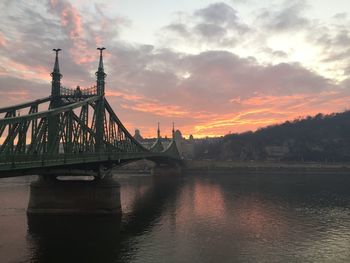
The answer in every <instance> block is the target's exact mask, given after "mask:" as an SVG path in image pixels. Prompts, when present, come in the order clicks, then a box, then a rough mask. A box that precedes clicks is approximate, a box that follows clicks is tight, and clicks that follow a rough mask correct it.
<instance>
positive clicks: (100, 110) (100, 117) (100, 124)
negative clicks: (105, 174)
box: [95, 47, 107, 152]
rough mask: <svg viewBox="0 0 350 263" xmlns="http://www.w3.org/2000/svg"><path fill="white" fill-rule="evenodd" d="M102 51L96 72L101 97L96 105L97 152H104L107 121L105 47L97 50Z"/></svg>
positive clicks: (97, 86) (98, 93) (98, 92)
mask: <svg viewBox="0 0 350 263" xmlns="http://www.w3.org/2000/svg"><path fill="white" fill-rule="evenodd" d="M97 49H98V50H99V51H100V61H99V64H98V69H97V72H96V77H97V81H96V88H97V95H98V96H100V99H99V100H98V101H97V103H96V123H95V127H96V142H95V147H96V148H95V152H102V151H103V150H104V149H103V134H104V119H105V111H104V109H105V105H104V100H105V98H104V95H105V78H106V76H107V74H106V73H105V72H104V68H103V54H102V52H103V50H105V48H104V47H102V48H97Z"/></svg>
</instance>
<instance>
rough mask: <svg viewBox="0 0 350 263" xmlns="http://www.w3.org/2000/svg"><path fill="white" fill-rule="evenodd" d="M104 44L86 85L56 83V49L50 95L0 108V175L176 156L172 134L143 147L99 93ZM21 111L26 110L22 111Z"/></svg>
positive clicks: (99, 172)
mask: <svg viewBox="0 0 350 263" xmlns="http://www.w3.org/2000/svg"><path fill="white" fill-rule="evenodd" d="M103 50H104V48H100V49H99V51H100V60H99V65H98V70H97V72H96V76H97V81H96V85H94V86H92V87H91V88H87V89H81V88H80V87H79V86H78V87H77V88H76V89H69V88H65V87H63V86H62V85H61V79H62V74H61V73H60V68H59V61H58V53H59V51H60V49H54V51H55V52H56V58H55V64H54V68H53V72H52V73H51V77H52V87H51V96H48V97H46V98H41V99H37V100H35V101H30V102H26V103H23V104H20V105H16V106H10V107H6V108H1V109H0V114H1V116H2V118H1V119H0V139H1V141H0V144H1V146H0V178H1V177H9V176H22V175H30V174H45V175H48V174H59V173H65V171H73V170H74V171H81V172H83V173H87V172H92V173H95V175H96V176H104V172H105V171H109V170H110V169H111V168H113V167H115V166H118V165H121V164H123V163H125V162H130V161H134V160H139V159H149V160H153V161H155V162H158V163H161V162H163V163H164V162H174V161H175V162H176V161H179V160H180V155H179V152H178V149H177V147H176V143H175V141H174V140H173V141H172V142H171V143H170V145H169V146H168V147H167V148H166V149H165V150H163V147H161V141H160V138H158V139H157V141H156V143H155V144H154V146H153V147H152V148H151V149H146V148H145V147H144V146H142V145H141V144H140V143H139V142H138V141H137V140H136V139H134V138H133V136H132V135H131V134H130V133H129V132H128V131H127V129H126V128H125V127H124V125H123V124H122V122H121V121H120V119H119V118H118V117H117V115H116V114H115V113H114V111H113V109H112V107H111V105H110V104H109V103H108V101H107V99H106V98H105V78H106V73H105V72H104V66H103V56H102V55H103V53H102V51H103ZM23 113H26V114H23Z"/></svg>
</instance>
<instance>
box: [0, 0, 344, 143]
mask: <svg viewBox="0 0 350 263" xmlns="http://www.w3.org/2000/svg"><path fill="white" fill-rule="evenodd" d="M0 12H1V15H0V92H1V96H0V107H4V106H9V105H14V104H18V103H21V102H24V101H28V100H34V99H38V98H41V97H45V96H47V95H49V93H50V89H51V87H50V85H51V84H50V79H51V77H50V73H51V71H52V67H53V62H54V53H53V52H52V49H53V48H61V49H62V51H61V53H60V70H61V73H62V74H63V79H62V85H63V86H65V87H69V88H75V87H76V86H77V85H80V86H81V87H83V88H84V87H90V86H93V85H94V84H95V81H96V79H95V72H96V70H97V66H98V52H97V50H96V47H101V46H103V47H106V51H105V55H104V62H105V72H106V73H107V78H106V97H107V100H108V101H109V102H110V104H111V105H112V107H113V109H114V111H115V112H116V114H117V115H118V117H119V118H120V119H121V121H122V122H123V123H124V125H125V126H126V127H127V128H128V130H129V131H130V132H131V133H133V132H134V129H136V128H137V129H140V130H141V134H142V135H143V136H144V137H154V136H155V135H156V129H157V123H158V122H160V125H161V134H162V135H163V136H164V135H168V136H170V135H171V129H172V122H175V126H176V128H177V129H180V130H181V131H182V133H183V134H184V135H185V136H188V135H190V134H193V135H194V137H195V138H196V137H197V138H198V137H206V136H210V137H212V136H221V135H225V134H228V133H239V132H245V131H248V130H256V129H258V128H261V127H265V126H268V125H274V124H278V123H282V122H284V121H286V120H293V119H297V118H301V117H305V116H309V115H315V114H317V113H324V114H328V113H332V112H341V111H344V110H348V109H349V106H348V105H349V101H350V4H349V3H348V0H333V1H328V0H306V1H301V0H289V1H285V0H271V1H268V0H267V1H259V0H246V1H245V0H228V1H211V0H191V1H188V0H177V1H171V0H149V1H140V0H138V1H136V0H103V1H102V0H61V1H60V0H48V1H46V0H36V1H30V0H26V1H25V0H0Z"/></svg>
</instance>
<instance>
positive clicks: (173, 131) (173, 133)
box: [172, 122, 175, 140]
mask: <svg viewBox="0 0 350 263" xmlns="http://www.w3.org/2000/svg"><path fill="white" fill-rule="evenodd" d="M172 135H173V140H175V123H174V122H173V130H172Z"/></svg>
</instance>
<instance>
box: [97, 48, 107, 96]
mask: <svg viewBox="0 0 350 263" xmlns="http://www.w3.org/2000/svg"><path fill="white" fill-rule="evenodd" d="M97 49H98V50H99V51H100V62H99V64H98V70H97V72H96V76H97V94H98V95H102V96H103V95H104V94H105V78H106V76H107V74H106V73H105V72H104V69H103V56H102V52H103V50H105V49H106V48H104V47H98V48H97Z"/></svg>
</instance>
